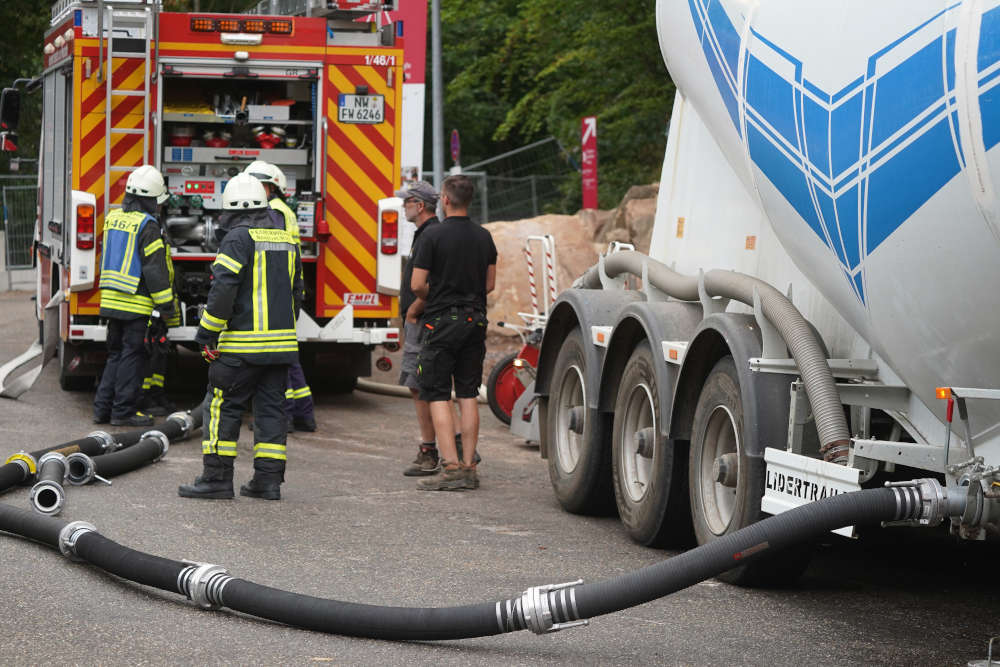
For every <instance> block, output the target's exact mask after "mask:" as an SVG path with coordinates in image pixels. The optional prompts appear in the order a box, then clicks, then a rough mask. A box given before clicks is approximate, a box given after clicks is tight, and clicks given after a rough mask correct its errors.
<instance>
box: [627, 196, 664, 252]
mask: <svg viewBox="0 0 1000 667" xmlns="http://www.w3.org/2000/svg"><path fill="white" fill-rule="evenodd" d="M633 189H634V188H633ZM621 208H622V209H624V211H625V229H627V230H628V235H629V238H630V239H631V243H632V244H633V245H635V249H636V250H638V251H639V252H641V253H643V254H649V241H650V239H651V238H652V236H653V221H654V220H655V218H656V199H632V200H630V201H628V202H626V203H625V204H624V205H623V206H622V207H621Z"/></svg>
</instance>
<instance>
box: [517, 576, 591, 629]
mask: <svg viewBox="0 0 1000 667" xmlns="http://www.w3.org/2000/svg"><path fill="white" fill-rule="evenodd" d="M582 583H583V579H577V580H576V581H567V582H566V583H564V584H545V585H542V586H532V587H531V588H529V589H528V590H526V591H524V593H523V594H522V595H521V597H519V598H517V599H516V600H513V601H511V600H508V601H507V611H508V613H507V614H506V616H507V623H506V624H505V623H503V617H504V616H505V614H503V607H502V604H501V603H499V602H498V603H497V622H499V623H500V627H501V630H502V631H504V632H509V631H511V630H522V629H527V630H531V631H532V632H534V633H535V634H536V635H544V634H547V633H549V632H557V631H559V630H566V629H568V628H575V627H579V626H582V625H589V624H590V621H589V620H587V619H580V614H579V612H578V611H577V608H576V586H579V585H580V584H582ZM511 602H513V604H511ZM505 625H506V626H507V627H504V626H505Z"/></svg>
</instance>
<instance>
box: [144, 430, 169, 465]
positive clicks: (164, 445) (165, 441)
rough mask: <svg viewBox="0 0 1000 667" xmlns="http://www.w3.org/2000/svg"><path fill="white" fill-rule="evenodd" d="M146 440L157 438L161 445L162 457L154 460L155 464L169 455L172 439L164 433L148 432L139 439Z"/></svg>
mask: <svg viewBox="0 0 1000 667" xmlns="http://www.w3.org/2000/svg"><path fill="white" fill-rule="evenodd" d="M146 438H155V439H156V440H157V442H159V443H160V455H159V456H157V457H156V458H155V459H153V463H156V462H157V461H159V460H160V459H162V458H163V457H164V456H166V455H167V450H168V449H170V438H168V437H167V436H166V434H165V433H164V432H163V431H146V432H145V433H143V434H142V437H141V438H139V439H140V440H145V439H146Z"/></svg>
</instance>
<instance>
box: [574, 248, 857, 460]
mask: <svg viewBox="0 0 1000 667" xmlns="http://www.w3.org/2000/svg"><path fill="white" fill-rule="evenodd" d="M643 264H645V265H646V267H647V269H646V270H647V271H648V275H649V282H650V283H652V284H653V286H654V287H656V288H657V289H659V290H661V291H662V292H665V293H666V294H669V295H670V296H672V297H674V298H675V299H680V300H682V301H697V300H698V278H697V277H693V276H685V275H683V274H680V273H677V272H676V271H674V270H672V269H670V268H669V267H667V266H664V265H663V264H662V263H660V262H657V261H656V260H655V259H651V258H649V257H647V256H646V255H643V254H641V253H638V252H634V251H630V250H626V251H622V252H615V253H611V254H610V255H608V256H606V257H605V258H604V271H605V272H606V273H607V274H608V276H609V277H612V278H614V277H615V276H618V275H619V274H622V273H632V274H634V275H636V276H642V267H643ZM577 285H578V286H580V287H584V288H588V289H596V288H600V287H601V279H600V274H599V269H598V266H596V265H595V266H592V267H591V268H590V269H588V270H587V272H586V273H585V274H584V275H583V276H582V277H581V278H580V279H579V280H578V281H577ZM754 290H756V291H757V294H758V296H759V297H760V305H761V308H762V309H763V311H764V317H766V318H767V319H768V321H770V322H771V323H772V324H773V325H774V326H775V328H776V329H777V330H778V332H779V333H780V334H781V337H782V338H783V339H784V341H785V345H787V346H788V350H789V351H790V352H791V353H792V358H793V359H795V363H796V365H797V366H798V368H799V372H800V373H801V376H802V384H803V385H804V386H805V390H806V395H807V396H808V397H809V405H810V406H811V407H812V411H813V416H814V417H815V419H816V430H817V431H818V432H819V437H820V442H821V443H822V450H821V451H822V452H823V456H824V458H825V459H826V460H827V461H833V462H835V463H844V464H846V463H847V457H848V453H849V448H850V443H851V433H850V431H849V430H848V428H847V419H846V418H845V417H844V408H843V406H842V405H841V403H840V392H838V391H837V385H836V383H835V382H834V380H833V373H831V372H830V365H829V364H828V363H827V362H826V355H824V354H823V348H822V347H821V346H820V344H819V341H817V340H816V336H815V334H814V333H813V330H812V327H810V326H809V323H808V322H807V321H806V319H805V318H804V317H802V313H800V312H799V310H798V308H796V307H795V306H794V305H793V304H792V302H791V301H789V300H788V298H787V297H786V296H785V295H784V294H782V293H781V292H779V291H778V290H777V289H775V288H774V287H773V286H771V285H769V284H768V283H766V282H764V281H763V280H760V279H759V278H754V277H753V276H748V275H746V274H744V273H737V272H735V271H719V270H713V271H709V272H708V273H706V274H705V291H706V292H707V293H708V294H709V296H720V297H724V298H727V299H733V300H735V301H739V302H741V303H745V304H747V305H748V306H753V303H754V298H753V293H754Z"/></svg>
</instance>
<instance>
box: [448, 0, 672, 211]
mask: <svg viewBox="0 0 1000 667" xmlns="http://www.w3.org/2000/svg"><path fill="white" fill-rule="evenodd" d="M654 6H655V0H605V1H604V2H601V3H594V2H592V0H563V1H562V2H559V3H552V2H548V1H546V0H520V1H514V0H463V1H462V2H457V1H453V2H451V1H446V0H442V35H443V51H444V53H443V56H442V57H443V60H444V62H443V68H442V71H443V73H444V77H445V123H446V127H449V128H450V127H457V128H459V130H460V132H461V133H462V140H463V141H462V146H463V160H462V161H463V162H464V163H466V164H469V163H472V162H475V161H476V160H478V159H483V158H486V157H489V156H490V155H494V154H496V153H499V152H502V151H504V150H509V149H510V148H514V147H517V146H521V145H524V144H525V143H528V142H530V141H533V140H536V139H539V138H542V137H546V136H549V135H553V136H555V137H556V138H558V139H559V140H560V142H561V143H562V144H563V145H564V146H566V147H576V148H575V151H576V153H577V155H578V153H579V148H578V147H579V143H580V119H581V118H582V117H584V116H591V115H593V116H597V119H598V153H599V183H600V192H599V196H600V202H601V204H602V205H603V206H606V207H610V206H614V205H616V204H617V202H618V201H619V199H620V198H621V196H622V195H623V194H624V193H625V191H626V190H627V189H628V187H629V186H631V185H634V184H636V183H649V182H652V181H656V180H658V179H659V175H660V166H661V164H662V161H663V150H664V147H665V144H666V135H665V130H666V126H667V121H668V118H669V113H670V108H671V105H672V102H673V93H674V86H673V84H672V83H671V81H670V77H669V75H668V74H667V71H666V68H665V67H664V65H663V60H662V58H661V56H660V49H659V45H658V43H657V37H656V25H655V12H654ZM429 154H430V153H429V151H428V155H429ZM577 159H579V158H577ZM566 188H567V194H568V195H569V197H570V199H571V200H573V201H576V202H579V189H580V183H579V179H578V178H575V179H569V180H567V183H566Z"/></svg>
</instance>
